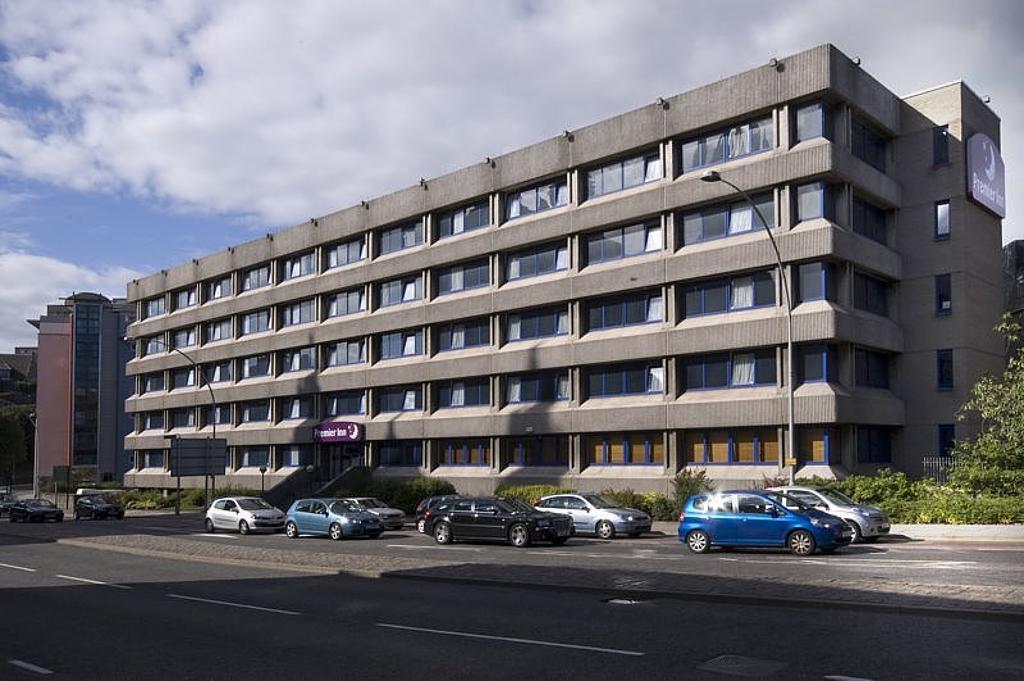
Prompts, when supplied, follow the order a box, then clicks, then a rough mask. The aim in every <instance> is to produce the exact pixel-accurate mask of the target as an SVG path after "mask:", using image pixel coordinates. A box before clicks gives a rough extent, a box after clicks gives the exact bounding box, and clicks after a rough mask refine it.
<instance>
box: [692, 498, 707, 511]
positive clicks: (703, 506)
mask: <svg viewBox="0 0 1024 681" xmlns="http://www.w3.org/2000/svg"><path fill="white" fill-rule="evenodd" d="M693 508H694V510H697V511H706V510H708V498H707V497H697V498H696V499H694V500H693Z"/></svg>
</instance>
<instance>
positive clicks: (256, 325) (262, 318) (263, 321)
mask: <svg viewBox="0 0 1024 681" xmlns="http://www.w3.org/2000/svg"><path fill="white" fill-rule="evenodd" d="M269 330H270V310H257V311H256V312H250V313H249V314H247V315H243V316H242V333H241V335H243V336H248V335H249V334H253V333H261V332H263V331H269Z"/></svg>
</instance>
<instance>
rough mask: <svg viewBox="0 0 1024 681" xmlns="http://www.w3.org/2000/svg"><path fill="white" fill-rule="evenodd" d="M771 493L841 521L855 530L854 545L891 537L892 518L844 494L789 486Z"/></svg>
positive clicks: (822, 488)
mask: <svg viewBox="0 0 1024 681" xmlns="http://www.w3.org/2000/svg"><path fill="white" fill-rule="evenodd" d="M770 491H772V492H782V493H783V494H788V495H789V496H791V497H793V498H795V499H797V500H799V501H802V502H804V503H805V504H808V505H810V506H813V507H814V508H816V509H818V510H820V511H824V512H825V513H828V514H829V515H834V516H836V517H837V518H842V519H843V520H844V521H846V524H847V525H849V526H850V529H851V530H853V543H857V542H861V541H863V542H868V543H871V542H876V541H878V540H879V538H881V537H884V536H885V535H887V534H889V528H890V525H889V516H887V515H886V514H885V511H883V510H881V509H879V508H875V507H874V506H864V505H863V504H858V503H857V502H856V501H854V500H853V499H851V498H850V497H848V496H846V495H845V494H843V493H842V492H837V491H835V490H833V489H827V488H825V487H801V486H791V485H786V486H783V487H772V488H770Z"/></svg>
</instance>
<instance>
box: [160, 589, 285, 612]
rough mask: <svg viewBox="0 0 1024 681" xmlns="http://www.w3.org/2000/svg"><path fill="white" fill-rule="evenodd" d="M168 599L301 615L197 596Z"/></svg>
mask: <svg viewBox="0 0 1024 681" xmlns="http://www.w3.org/2000/svg"><path fill="white" fill-rule="evenodd" d="M167 597H168V598H177V599H178V600H182V601H196V602H199V603H210V604H212V605H226V606H228V607H230V608H244V609H246V610H262V611H263V612H274V613H277V614H279V615H301V614H302V613H300V612H295V611H294V610H279V609H277V608H265V607H263V606H262V605H249V604H247V603H232V602H230V601H218V600H215V599H213V598H199V597H197V596H183V595H182V594H167Z"/></svg>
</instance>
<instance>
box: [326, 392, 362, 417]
mask: <svg viewBox="0 0 1024 681" xmlns="http://www.w3.org/2000/svg"><path fill="white" fill-rule="evenodd" d="M365 413H366V392H364V391H362V390H347V391H342V392H337V393H330V394H328V395H327V396H326V397H325V398H324V417H325V418H329V417H332V416H356V415H358V414H365Z"/></svg>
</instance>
